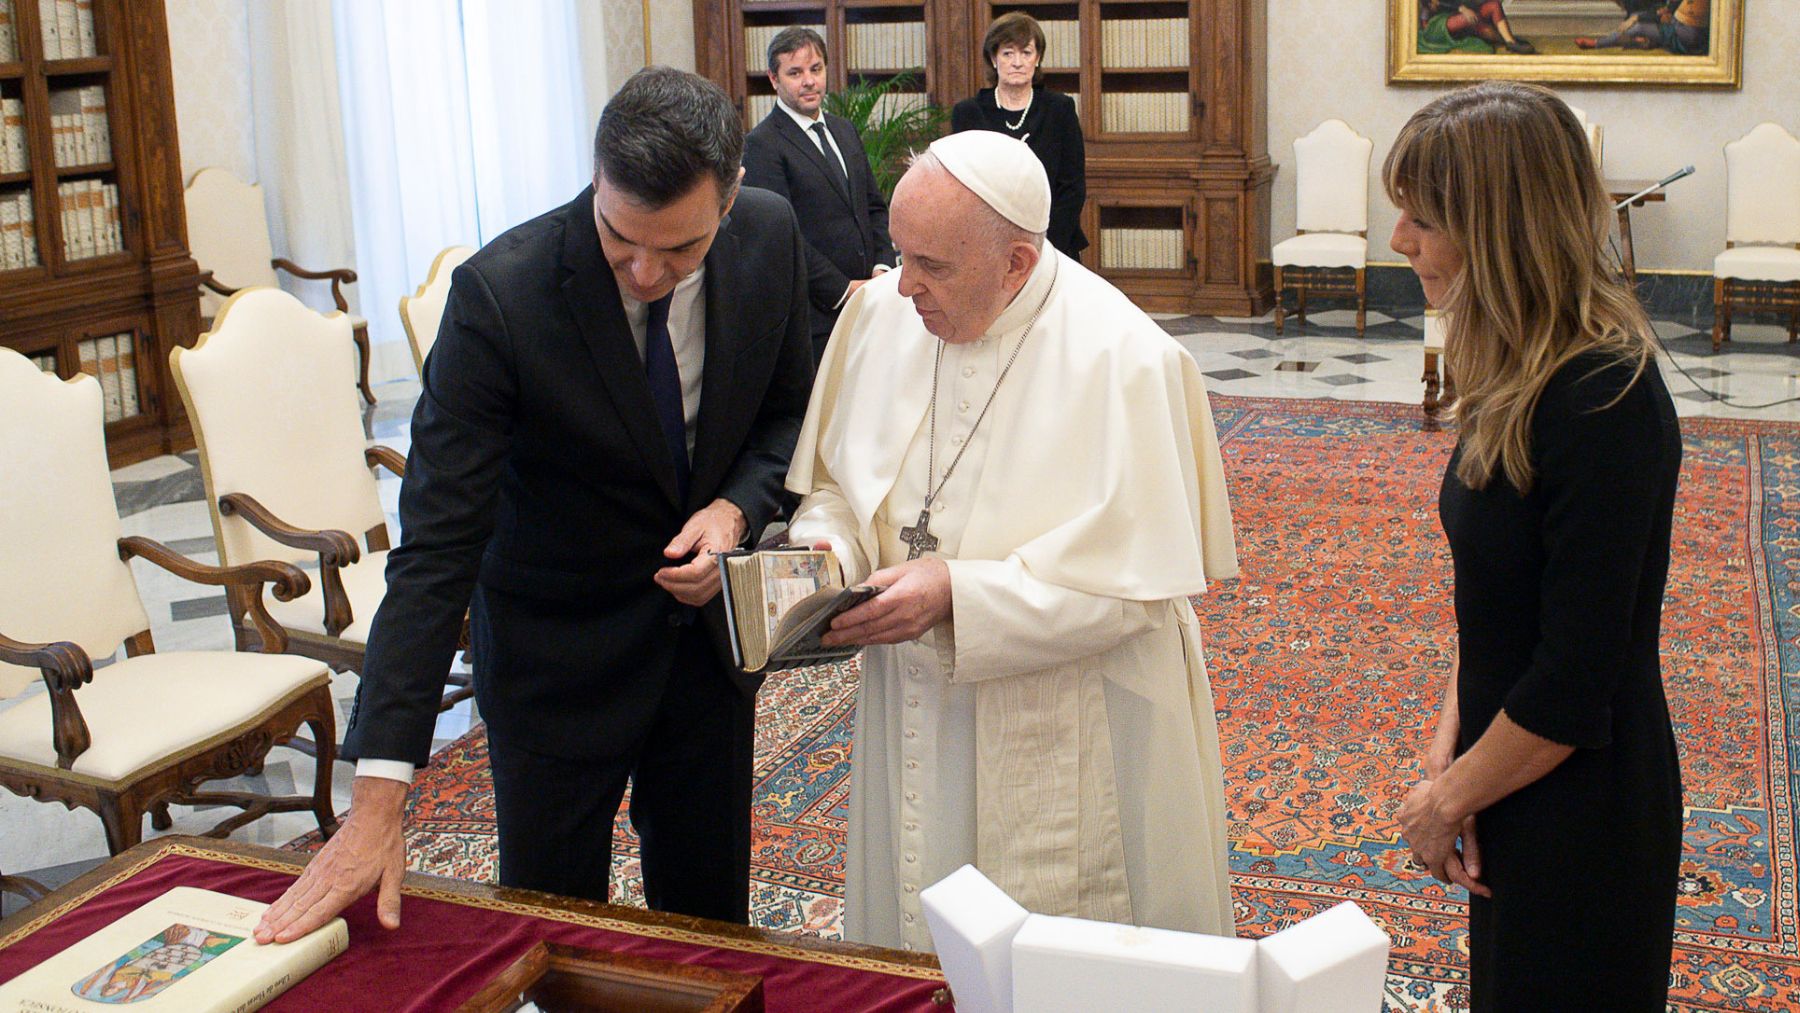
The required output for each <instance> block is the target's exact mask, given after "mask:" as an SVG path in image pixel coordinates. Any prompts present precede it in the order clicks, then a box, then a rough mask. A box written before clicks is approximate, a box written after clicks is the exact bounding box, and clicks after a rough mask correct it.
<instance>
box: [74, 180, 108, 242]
mask: <svg viewBox="0 0 1800 1013" xmlns="http://www.w3.org/2000/svg"><path fill="white" fill-rule="evenodd" d="M81 211H82V215H81V219H82V225H83V226H84V227H86V229H87V231H88V235H90V236H92V237H93V239H92V240H91V242H92V244H93V247H94V256H96V257H98V256H102V255H104V254H108V253H111V252H113V251H112V247H111V245H110V244H109V243H108V241H107V240H108V236H107V234H106V233H107V228H106V194H105V191H104V190H102V189H101V183H100V181H99V180H97V179H90V180H88V181H87V182H86V183H85V184H83V185H82V193H81Z"/></svg>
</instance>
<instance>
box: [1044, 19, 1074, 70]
mask: <svg viewBox="0 0 1800 1013" xmlns="http://www.w3.org/2000/svg"><path fill="white" fill-rule="evenodd" d="M1038 27H1039V28H1042V29H1043V30H1044V52H1043V59H1042V60H1041V61H1040V62H1041V63H1042V64H1043V66H1044V69H1045V70H1074V69H1076V68H1078V67H1080V66H1081V22H1079V21H1039V22H1038Z"/></svg>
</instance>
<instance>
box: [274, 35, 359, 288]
mask: <svg viewBox="0 0 1800 1013" xmlns="http://www.w3.org/2000/svg"><path fill="white" fill-rule="evenodd" d="M249 15H250V52H251V54H252V63H251V67H252V72H251V75H250V79H251V80H250V93H251V102H252V105H253V108H254V114H255V121H256V182H259V183H261V184H262V188H263V203H264V206H265V207H266V208H267V210H268V217H269V238H270V240H271V242H272V244H273V246H274V248H275V251H276V253H277V255H279V256H285V257H287V258H289V259H291V260H293V261H294V262H295V263H297V264H299V265H300V266H301V267H306V268H311V269H314V270H323V269H327V268H335V267H354V266H355V265H356V257H355V244H354V241H353V239H352V236H351V228H350V221H351V218H350V215H351V197H350V185H349V181H348V180H347V179H346V177H345V158H344V131H343V124H342V120H341V118H340V115H339V109H338V83H337V56H336V51H335V46H334V44H333V34H334V33H333V31H332V24H331V9H330V7H329V6H327V5H325V4H320V3H313V2H311V0H264V2H259V3H253V4H250V5H249ZM279 277H280V278H281V280H282V284H283V285H284V286H285V287H287V288H288V289H289V290H290V291H292V292H294V294H295V295H298V296H300V297H301V298H302V299H305V300H306V301H307V303H308V305H311V306H313V307H315V308H319V309H329V308H330V307H331V299H330V297H329V294H328V293H329V289H328V287H327V283H325V282H317V281H298V280H296V279H294V278H292V277H291V276H289V275H288V274H287V273H286V272H285V271H284V272H281V273H280V275H279ZM346 294H347V295H348V296H349V297H350V305H351V308H352V311H354V310H355V309H356V307H357V294H358V293H357V289H356V286H351V287H350V288H349V289H348V290H347V292H346Z"/></svg>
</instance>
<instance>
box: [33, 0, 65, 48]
mask: <svg viewBox="0 0 1800 1013" xmlns="http://www.w3.org/2000/svg"><path fill="white" fill-rule="evenodd" d="M38 34H39V35H41V36H42V37H43V39H44V59H46V60H60V59H62V55H63V54H62V39H61V37H60V36H58V35H57V34H56V0H38Z"/></svg>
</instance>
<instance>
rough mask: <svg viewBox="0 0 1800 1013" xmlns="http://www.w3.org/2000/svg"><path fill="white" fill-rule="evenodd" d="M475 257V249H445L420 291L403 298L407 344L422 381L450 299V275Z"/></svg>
mask: <svg viewBox="0 0 1800 1013" xmlns="http://www.w3.org/2000/svg"><path fill="white" fill-rule="evenodd" d="M474 255H475V248H474V247H473V246H448V247H445V248H444V249H443V250H440V251H439V252H438V255H437V256H436V257H435V258H433V259H432V261H431V272H430V273H429V274H427V275H426V276H425V283H424V284H423V285H420V286H419V290H418V291H417V292H414V293H413V294H412V295H403V296H401V297H400V323H401V324H402V325H403V326H404V327H405V328H406V342H407V344H409V345H411V346H412V353H413V365H414V366H415V367H417V368H418V370H419V376H420V377H421V378H422V377H424V375H425V356H427V355H430V354H431V345H432V342H435V341H436V340H437V333H438V324H439V323H441V322H443V318H444V300H446V299H448V298H450V274H451V272H453V271H455V270H456V266H457V265H458V264H461V263H462V262H463V261H465V260H468V259H469V258H470V257H472V256H474Z"/></svg>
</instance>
